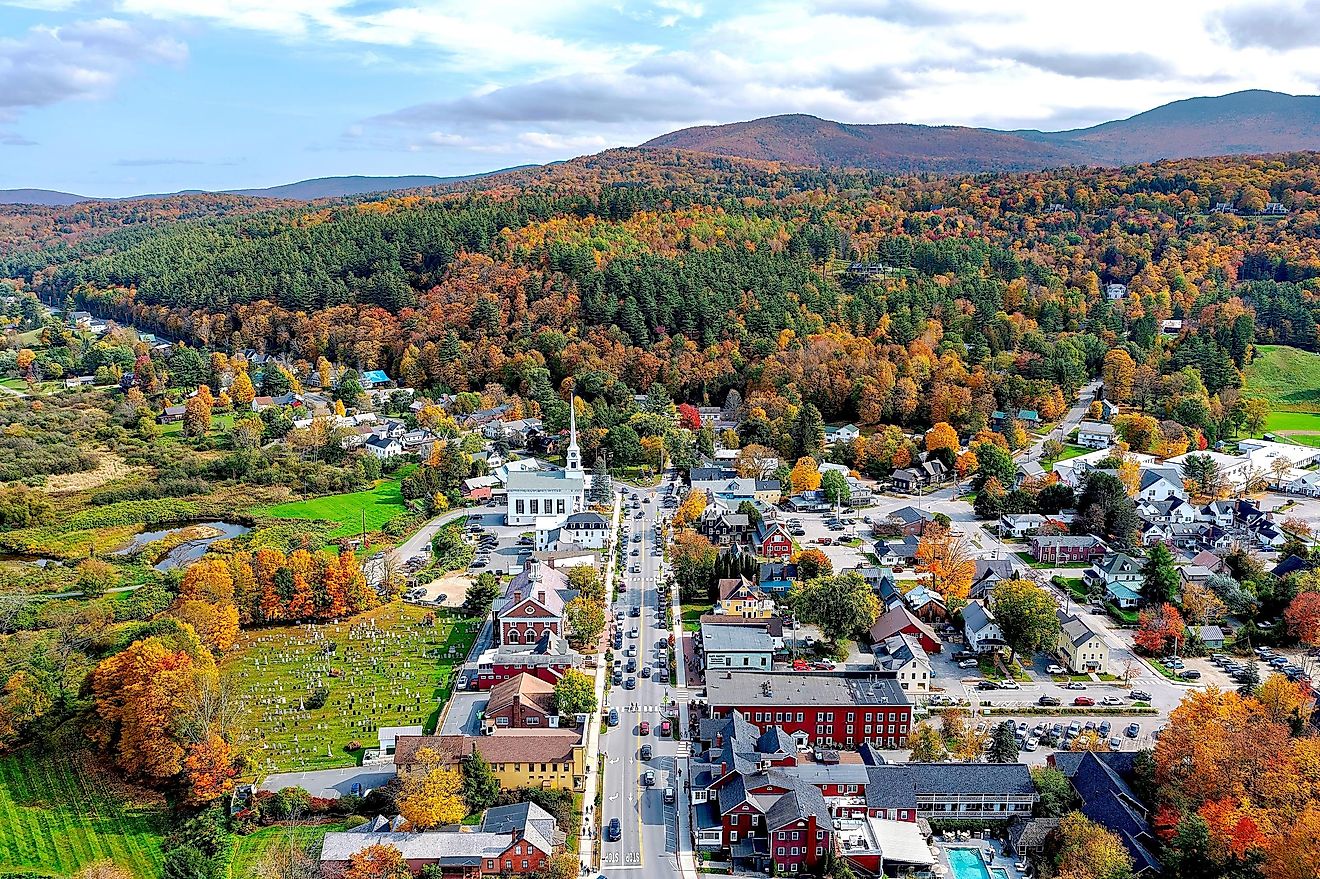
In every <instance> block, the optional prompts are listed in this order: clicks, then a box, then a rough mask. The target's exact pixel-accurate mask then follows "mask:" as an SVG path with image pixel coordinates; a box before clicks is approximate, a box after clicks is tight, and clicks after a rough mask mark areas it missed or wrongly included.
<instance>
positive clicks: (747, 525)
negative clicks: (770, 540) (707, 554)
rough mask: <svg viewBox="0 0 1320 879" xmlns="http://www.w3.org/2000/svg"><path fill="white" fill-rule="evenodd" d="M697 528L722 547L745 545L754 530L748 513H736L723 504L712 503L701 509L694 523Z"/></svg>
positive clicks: (704, 535)
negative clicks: (749, 534)
mask: <svg viewBox="0 0 1320 879" xmlns="http://www.w3.org/2000/svg"><path fill="white" fill-rule="evenodd" d="M694 525H695V527H696V530H697V532H698V533H700V534H701V535H702V536H703V537H705V538H706V539H707V540H709V541H710V542H711V543H713V544H715V545H716V546H720V547H740V546H743V545H745V543H746V541H747V536H748V533H749V532H750V531H751V530H752V523H751V520H750V519H749V518H748V516H747V514H746V513H735V512H733V511H732V510H730V509H729V508H728V507H725V506H724V505H722V504H718V503H715V504H710V505H709V506H707V507H706V508H705V509H704V510H702V511H701V515H700V516H698V517H697V521H696V522H695V523H694Z"/></svg>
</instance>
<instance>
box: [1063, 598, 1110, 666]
mask: <svg viewBox="0 0 1320 879" xmlns="http://www.w3.org/2000/svg"><path fill="white" fill-rule="evenodd" d="M1058 614H1059V629H1060V631H1059V644H1058V648H1059V649H1058V653H1059V656H1060V658H1062V659H1063V661H1064V665H1065V666H1066V667H1067V668H1069V669H1071V670H1072V671H1074V672H1076V673H1077V674H1087V673H1095V674H1109V645H1108V644H1107V643H1106V642H1105V639H1104V635H1102V634H1101V633H1100V632H1097V631H1096V630H1095V629H1094V628H1092V626H1091V622H1090V620H1089V619H1087V618H1086V617H1085V616H1081V615H1077V616H1074V615H1071V614H1066V613H1064V612H1063V611H1059V612H1058Z"/></svg>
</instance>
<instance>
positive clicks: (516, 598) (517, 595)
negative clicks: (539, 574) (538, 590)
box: [513, 589, 522, 604]
mask: <svg viewBox="0 0 1320 879" xmlns="http://www.w3.org/2000/svg"><path fill="white" fill-rule="evenodd" d="M520 601H522V590H521V589H515V590H513V602H514V604H517V603H518V602H520Z"/></svg>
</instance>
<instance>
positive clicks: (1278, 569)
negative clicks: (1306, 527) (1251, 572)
mask: <svg viewBox="0 0 1320 879" xmlns="http://www.w3.org/2000/svg"><path fill="white" fill-rule="evenodd" d="M1310 568H1311V563H1310V562H1308V561H1306V560H1305V559H1301V558H1298V557H1297V556H1295V555H1289V556H1288V557H1287V558H1286V559H1284V560H1283V561H1281V562H1279V563H1278V564H1277V565H1275V566H1274V567H1273V568H1271V569H1270V573H1271V574H1272V575H1274V576H1275V577H1287V576H1288V575H1289V574H1296V573H1297V572H1298V571H1307V570H1310ZM1211 573H1213V572H1211Z"/></svg>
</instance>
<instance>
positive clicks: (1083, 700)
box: [1072, 696, 1095, 705]
mask: <svg viewBox="0 0 1320 879" xmlns="http://www.w3.org/2000/svg"><path fill="white" fill-rule="evenodd" d="M1072 704H1074V705H1094V704H1095V700H1094V699H1092V698H1091V697H1090V696H1078V697H1077V698H1076V699H1074V700H1073V701H1072Z"/></svg>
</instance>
